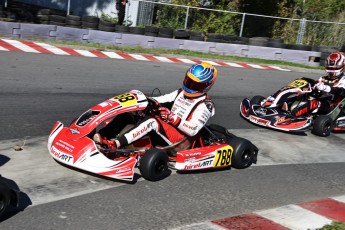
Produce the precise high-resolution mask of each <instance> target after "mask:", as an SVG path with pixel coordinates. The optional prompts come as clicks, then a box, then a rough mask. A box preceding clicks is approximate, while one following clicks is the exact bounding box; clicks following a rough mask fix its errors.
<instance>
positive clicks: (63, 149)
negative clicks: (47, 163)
mask: <svg viewBox="0 0 345 230" xmlns="http://www.w3.org/2000/svg"><path fill="white" fill-rule="evenodd" d="M70 132H71V130H70V129H69V128H66V127H64V128H63V129H62V130H61V131H60V132H59V133H58V135H57V136H56V137H55V138H54V140H53V142H52V146H51V149H50V152H51V154H52V155H53V156H54V158H56V159H57V160H59V161H61V162H63V163H66V164H69V165H73V164H74V163H75V162H76V161H78V160H80V159H79V158H80V157H82V156H83V155H84V153H85V152H95V151H97V149H96V146H95V144H94V142H93V141H92V140H91V139H89V138H88V137H83V138H80V139H78V140H71V139H68V138H66V136H67V135H66V134H68V133H70Z"/></svg>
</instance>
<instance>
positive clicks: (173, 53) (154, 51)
mask: <svg viewBox="0 0 345 230" xmlns="http://www.w3.org/2000/svg"><path fill="white" fill-rule="evenodd" d="M42 42H45V43H49V44H55V45H68V46H76V47H82V48H88V49H97V50H100V51H114V52H124V53H136V54H149V55H155V56H170V57H181V56H182V57H189V58H194V59H205V60H206V59H208V60H218V61H230V62H245V63H255V64H266V65H280V66H292V67H301V68H307V69H323V67H312V66H307V65H301V64H297V63H291V62H284V61H276V60H266V59H259V58H246V57H237V56H225V55H219V54H212V53H203V52H197V51H190V50H174V49H160V48H142V47H139V46H137V47H119V46H111V45H105V44H98V43H78V42H73V41H59V40H57V41H51V40H45V41H42Z"/></svg>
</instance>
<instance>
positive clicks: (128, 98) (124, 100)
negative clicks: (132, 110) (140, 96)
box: [114, 93, 137, 107]
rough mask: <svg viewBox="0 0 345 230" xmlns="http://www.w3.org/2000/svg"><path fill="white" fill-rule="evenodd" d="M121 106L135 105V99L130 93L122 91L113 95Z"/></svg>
mask: <svg viewBox="0 0 345 230" xmlns="http://www.w3.org/2000/svg"><path fill="white" fill-rule="evenodd" d="M114 99H115V100H117V101H118V102H119V103H120V104H121V105H122V106H123V107H126V106H131V105H135V104H136V103H137V100H136V98H135V96H134V95H133V94H131V93H124V94H121V95H118V96H115V97H114Z"/></svg>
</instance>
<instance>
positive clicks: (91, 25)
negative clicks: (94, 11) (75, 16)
mask: <svg viewBox="0 0 345 230" xmlns="http://www.w3.org/2000/svg"><path fill="white" fill-rule="evenodd" d="M81 27H82V28H83V29H92V30H97V29H98V22H97V23H91V22H86V21H83V22H82V24H81Z"/></svg>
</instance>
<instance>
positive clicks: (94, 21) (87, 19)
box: [82, 16, 99, 24]
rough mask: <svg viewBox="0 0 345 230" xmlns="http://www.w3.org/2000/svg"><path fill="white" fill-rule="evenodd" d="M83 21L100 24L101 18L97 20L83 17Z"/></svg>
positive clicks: (94, 17) (93, 17)
mask: <svg viewBox="0 0 345 230" xmlns="http://www.w3.org/2000/svg"><path fill="white" fill-rule="evenodd" d="M82 21H83V22H88V23H93V24H98V23H99V18H97V17H96V16H83V17H82Z"/></svg>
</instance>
